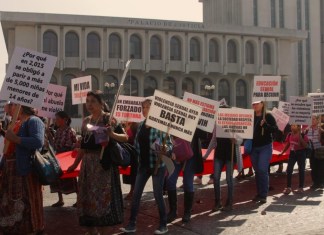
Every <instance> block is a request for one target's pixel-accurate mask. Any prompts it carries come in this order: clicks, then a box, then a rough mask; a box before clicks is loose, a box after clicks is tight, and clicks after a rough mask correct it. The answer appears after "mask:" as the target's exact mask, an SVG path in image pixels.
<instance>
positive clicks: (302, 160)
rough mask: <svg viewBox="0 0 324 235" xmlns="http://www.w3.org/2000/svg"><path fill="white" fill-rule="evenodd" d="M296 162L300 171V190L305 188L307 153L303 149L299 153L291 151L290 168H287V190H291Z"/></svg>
mask: <svg viewBox="0 0 324 235" xmlns="http://www.w3.org/2000/svg"><path fill="white" fill-rule="evenodd" d="M296 162H297V164H298V171H299V188H303V187H304V182H305V165H306V151H305V150H304V149H303V150H297V151H290V155H289V160H288V166H287V188H291V177H292V173H293V170H294V166H295V164H296Z"/></svg>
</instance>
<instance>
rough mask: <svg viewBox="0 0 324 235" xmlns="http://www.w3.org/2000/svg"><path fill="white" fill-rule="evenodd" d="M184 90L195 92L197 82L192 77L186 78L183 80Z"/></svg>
mask: <svg viewBox="0 0 324 235" xmlns="http://www.w3.org/2000/svg"><path fill="white" fill-rule="evenodd" d="M182 91H183V92H185V91H187V92H190V93H194V92H195V83H194V82H193V80H192V79H191V78H185V79H183V81H182Z"/></svg>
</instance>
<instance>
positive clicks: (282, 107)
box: [278, 101, 290, 116]
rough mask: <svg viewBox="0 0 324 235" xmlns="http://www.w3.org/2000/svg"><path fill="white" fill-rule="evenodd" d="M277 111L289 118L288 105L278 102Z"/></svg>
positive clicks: (287, 103)
mask: <svg viewBox="0 0 324 235" xmlns="http://www.w3.org/2000/svg"><path fill="white" fill-rule="evenodd" d="M278 109H279V110H280V111H281V112H283V113H285V114H287V115H288V116H289V109H290V103H289V102H283V101H279V105H278Z"/></svg>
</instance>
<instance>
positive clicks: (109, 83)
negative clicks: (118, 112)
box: [103, 75, 118, 108]
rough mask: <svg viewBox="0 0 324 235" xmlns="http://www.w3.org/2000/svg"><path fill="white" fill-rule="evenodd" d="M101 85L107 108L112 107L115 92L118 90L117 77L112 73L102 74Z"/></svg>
mask: <svg viewBox="0 0 324 235" xmlns="http://www.w3.org/2000/svg"><path fill="white" fill-rule="evenodd" d="M103 87H104V99H105V101H106V103H107V104H108V106H109V108H112V105H113V103H114V98H115V94H116V93H117V90H118V79H117V78H116V77H115V76H113V75H108V76H104V78H103Z"/></svg>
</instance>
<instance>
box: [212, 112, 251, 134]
mask: <svg viewBox="0 0 324 235" xmlns="http://www.w3.org/2000/svg"><path fill="white" fill-rule="evenodd" d="M253 122H254V111H253V110H252V109H240V108H231V109H228V108H225V109H224V108H220V109H218V114H217V120H216V133H217V137H220V138H242V139H252V138H253Z"/></svg>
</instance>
